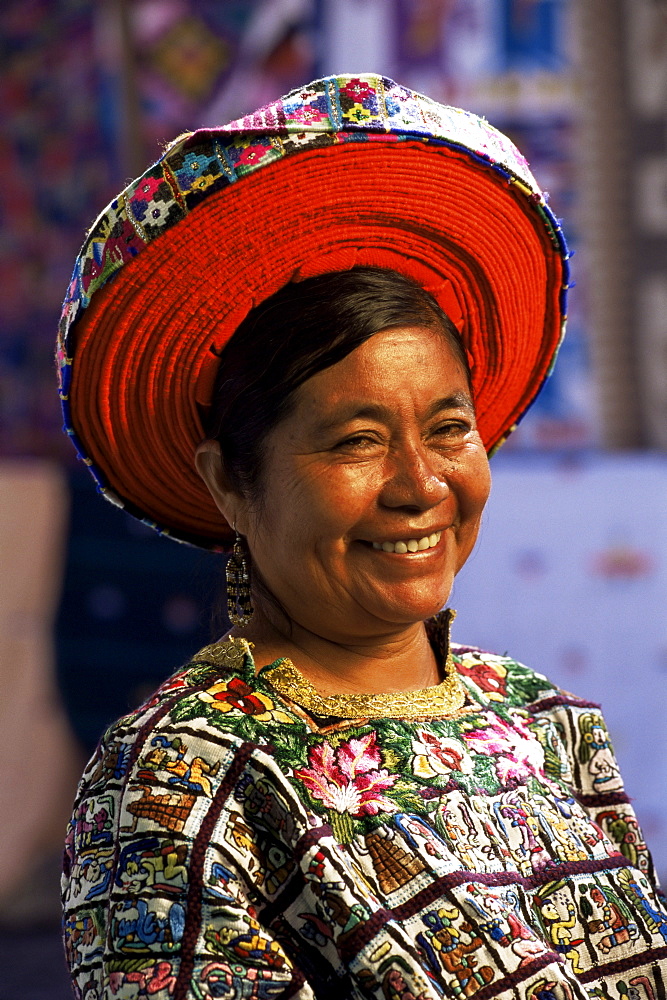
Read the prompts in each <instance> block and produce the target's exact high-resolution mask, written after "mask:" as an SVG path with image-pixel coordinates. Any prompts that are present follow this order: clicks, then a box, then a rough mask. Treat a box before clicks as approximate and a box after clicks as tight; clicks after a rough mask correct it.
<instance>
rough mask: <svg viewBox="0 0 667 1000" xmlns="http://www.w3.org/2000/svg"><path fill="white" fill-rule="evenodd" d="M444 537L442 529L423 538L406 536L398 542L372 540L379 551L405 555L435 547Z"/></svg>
mask: <svg viewBox="0 0 667 1000" xmlns="http://www.w3.org/2000/svg"><path fill="white" fill-rule="evenodd" d="M441 538H442V532H441V531H434V532H433V534H432V535H424V537H423V538H406V539H405V541H398V542H371V544H372V546H373V548H374V549H376V551H378V552H397V553H398V554H399V555H405V554H406V553H409V552H425V551H426V549H432V548H434V547H435V546H436V545H437V544H438V542H439V541H440V539H441Z"/></svg>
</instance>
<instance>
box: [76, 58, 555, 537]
mask: <svg viewBox="0 0 667 1000" xmlns="http://www.w3.org/2000/svg"><path fill="white" fill-rule="evenodd" d="M356 264H366V265H375V266H379V267H386V268H392V269H394V270H396V271H399V272H401V273H402V274H405V275H407V276H409V277H411V278H413V279H415V280H417V281H418V282H419V283H420V284H421V285H422V286H423V287H425V288H427V289H428V290H429V291H430V292H431V293H432V294H433V295H434V296H435V298H436V299H437V300H438V302H439V303H440V305H441V306H442V308H443V309H444V310H445V312H446V313H447V314H448V315H449V316H450V318H451V319H452V320H453V321H454V322H455V323H456V325H457V326H458V327H459V329H460V332H461V335H462V337H463V340H464V342H465V344H466V347H467V350H468V353H469V355H470V356H471V358H472V364H473V391H474V396H475V404H476V409H477V419H478V424H479V429H480V433H481V435H482V438H483V440H484V442H485V444H486V447H487V450H488V451H489V452H491V451H493V450H495V449H496V448H497V447H498V446H499V445H500V444H501V443H502V442H503V440H504V439H505V438H506V437H507V435H508V434H509V433H510V431H511V430H512V429H513V428H514V427H515V426H516V423H517V421H518V420H519V419H520V417H521V416H522V415H523V413H524V412H525V411H526V409H527V408H528V407H529V406H530V404H531V402H532V401H533V400H534V399H535V396H536V395H537V393H538V391H539V389H540V387H541V385H542V383H543V382H544V379H545V378H546V376H547V375H548V373H549V371H550V369H551V366H552V364H553V361H554V359H555V355H556V351H557V348H558V345H559V343H560V341H561V338H562V334H563V331H564V317H565V295H566V288H567V283H568V268H567V251H566V247H565V243H564V239H563V236H562V233H561V230H560V228H559V225H558V223H557V221H556V219H555V218H554V217H553V215H552V213H551V212H550V210H549V208H548V207H547V205H546V203H545V201H544V198H543V196H542V194H541V192H540V190H539V188H538V186H537V184H536V182H535V180H534V178H533V177H532V175H531V173H530V171H529V170H528V166H527V164H526V161H525V159H524V158H523V157H522V156H521V154H520V153H519V151H518V150H517V149H516V147H515V146H514V145H513V144H512V143H511V142H510V141H509V139H507V138H506V137H505V136H503V135H502V134H501V133H499V132H498V131H497V130H496V129H494V128H492V127H491V126H490V125H489V124H488V123H487V122H486V121H484V120H483V119H480V118H477V117H476V116H475V115H471V114H469V113H467V112H465V111H461V110H459V109H457V108H450V107H445V106H443V105H440V104H437V103H436V102H434V101H432V100H430V99H429V98H427V97H424V96H422V95H419V94H415V93H413V92H412V91H410V90H407V89H405V88H404V87H400V86H398V85H397V84H395V83H394V82H393V81H391V80H387V79H385V78H383V77H378V76H363V77H349V76H340V77H327V78H326V79H323V80H317V81H315V82H314V83H312V84H309V85H308V86H307V87H305V88H303V89H301V90H295V91H293V92H292V93H291V94H289V95H288V96H287V97H285V98H283V99H282V100H280V101H278V102H276V103H275V104H272V105H269V106H268V107H266V108H263V109H261V110H260V111H257V112H256V113H255V114H253V115H249V116H248V117H246V118H243V119H240V120H239V121H236V122H232V123H231V124H230V125H226V126H224V127H223V128H219V129H201V130H199V131H197V132H193V133H189V134H187V135H185V136H182V137H180V138H179V139H178V140H176V141H175V142H174V143H173V144H172V145H171V146H169V147H168V148H167V150H166V152H165V153H164V155H163V156H162V157H161V159H160V160H159V161H158V162H157V163H156V164H155V165H154V166H152V167H151V168H150V169H149V170H148V171H146V173H145V174H143V175H142V176H141V177H140V178H139V179H138V180H137V181H135V182H133V183H132V184H130V185H129V187H127V188H126V189H125V190H124V191H123V192H122V193H121V194H120V195H119V196H118V198H117V199H115V200H114V201H113V202H112V203H111V205H109V207H108V208H107V209H106V210H105V211H104V212H103V213H102V214H101V215H100V217H99V218H98V219H97V221H96V222H95V223H94V225H93V227H92V229H91V231H90V233H89V235H88V238H87V240H86V242H85V244H84V247H83V249H82V251H81V253H80V255H79V257H78V258H77V261H76V265H75V270H74V275H73V278H72V282H71V285H70V288H69V290H68V294H67V298H66V300H65V304H64V307H63V314H62V320H61V326H60V335H59V341H58V354H57V358H58V366H59V371H60V384H61V398H62V401H63V410H64V414H65V424H66V429H67V431H68V433H69V434H70V435H71V436H72V438H73V440H74V442H75V444H76V447H77V449H78V451H79V454H80V455H81V457H82V458H83V460H84V461H85V462H86V463H87V464H88V465H89V466H90V469H91V471H92V473H93V475H94V476H95V479H96V481H97V483H98V486H99V488H100V491H101V492H102V493H104V495H105V496H106V497H107V498H108V499H110V500H112V501H113V502H115V503H117V504H119V505H120V506H122V507H125V508H126V509H127V510H128V511H129V512H130V513H131V514H134V515H135V516H137V517H139V518H141V519H142V520H144V521H146V522H147V523H149V524H151V525H153V526H154V527H156V528H157V529H158V530H159V531H161V532H164V533H165V534H169V535H171V536H172V537H174V538H176V539H179V540H183V541H188V542H192V543H194V544H198V545H202V546H206V547H213V548H225V547H226V545H227V543H228V541H229V538H230V529H229V526H228V525H227V524H226V522H225V521H224V519H223V518H222V515H221V514H220V513H219V512H218V510H217V508H216V507H215V505H214V503H213V501H212V500H211V498H210V496H209V494H208V491H207V489H206V487H205V486H204V484H203V482H202V481H201V480H200V479H199V476H198V475H197V473H196V471H195V467H194V452H195V449H196V446H197V445H198V444H199V442H200V441H201V440H202V439H203V437H204V430H203V427H202V422H201V413H202V409H203V408H204V409H205V407H206V406H207V405H208V404H209V401H210V398H211V393H212V388H213V382H214V378H215V373H216V367H217V364H218V358H217V356H216V355H217V354H218V353H219V351H220V349H221V348H222V347H223V346H224V344H225V343H226V342H227V340H228V339H229V338H230V337H231V335H232V334H233V333H234V331H235V329H236V328H237V327H238V325H239V323H240V322H241V320H242V319H243V318H244V317H245V316H246V315H247V313H248V312H249V310H250V309H251V308H252V307H253V306H255V305H257V304H258V303H259V302H261V301H262V300H263V299H265V298H267V297H268V296H269V295H272V294H273V293H274V292H276V291H277V290H278V289H279V288H281V287H282V286H283V285H285V284H286V283H287V282H289V281H299V280H300V279H303V278H306V277H311V276H313V275H315V274H321V273H325V272H329V271H338V270H344V269H347V268H350V267H353V266H354V265H356Z"/></svg>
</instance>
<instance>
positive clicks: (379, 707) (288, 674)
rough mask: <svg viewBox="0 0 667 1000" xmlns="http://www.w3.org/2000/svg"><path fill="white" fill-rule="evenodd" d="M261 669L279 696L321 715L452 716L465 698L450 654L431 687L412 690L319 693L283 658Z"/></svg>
mask: <svg viewBox="0 0 667 1000" xmlns="http://www.w3.org/2000/svg"><path fill="white" fill-rule="evenodd" d="M263 670H266V671H267V674H266V679H267V681H268V683H269V684H270V685H271V687H272V688H273V689H274V691H277V692H278V693H279V694H280V695H282V696H283V698H286V699H287V700H289V701H294V702H296V703H297V705H300V706H301V707H302V708H305V709H306V711H307V712H311V713H313V714H315V715H321V716H325V717H334V718H339V719H366V718H376V719H379V718H384V719H419V718H425V717H433V716H442V715H453V714H454V713H455V712H457V711H458V710H459V709H460V708H462V706H463V705H464V703H465V700H466V691H465V688H464V686H463V683H462V681H461V678H460V677H459V674H458V672H457V670H456V666H455V664H454V658H453V657H452V656H451V654H450V655H448V656H447V660H446V662H445V679H444V680H443V681H441V682H440V684H436V685H435V686H434V687H428V688H419V689H418V690H416V691H390V692H380V693H377V694H361V693H356V692H354V693H348V694H330V695H322V694H320V693H319V691H317V689H316V688H315V687H314V686H313V685H312V684H311V682H310V681H309V680H308V679H307V678H306V677H304V676H303V674H302V673H301V671H300V670H299V669H298V668H297V667H295V665H294V664H293V663H292V661H291V660H289V659H287V658H285V659H282V660H276V662H275V664H271V666H270V667H264V668H263Z"/></svg>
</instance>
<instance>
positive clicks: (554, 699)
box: [450, 643, 599, 713]
mask: <svg viewBox="0 0 667 1000" xmlns="http://www.w3.org/2000/svg"><path fill="white" fill-rule="evenodd" d="M450 649H451V653H452V656H453V659H454V663H455V664H456V668H457V670H458V672H459V674H460V676H461V677H463V678H464V680H465V681H466V683H467V685H468V686H473V687H474V688H475V689H476V693H478V694H479V697H480V698H481V699H482V700H484V701H490V702H495V703H496V704H505V705H507V706H508V707H510V708H526V709H529V710H530V711H531V712H532V713H543V712H548V711H550V710H557V709H558V708H559V707H564V706H570V707H572V708H596V709H597V708H599V706H598V705H596V704H593V703H591V702H588V701H585V700H584V699H582V698H578V697H577V696H576V695H575V694H572V693H571V692H570V691H566V690H565V689H564V688H562V687H560V686H559V685H558V684H555V683H554V682H553V681H551V680H550V679H549V678H548V677H545V675H544V674H542V673H540V672H539V671H537V670H534V669H533V668H531V667H529V666H527V665H526V664H525V663H522V662H521V661H520V660H516V659H514V657H512V656H510V655H509V654H508V653H493V652H490V651H488V650H485V649H480V648H479V647H478V646H470V645H462V644H457V643H452V644H451V647H450Z"/></svg>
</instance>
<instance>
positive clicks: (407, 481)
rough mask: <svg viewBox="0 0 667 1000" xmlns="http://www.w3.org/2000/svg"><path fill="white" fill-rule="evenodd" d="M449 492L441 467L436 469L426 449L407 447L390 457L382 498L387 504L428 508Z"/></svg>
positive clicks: (415, 508)
mask: <svg viewBox="0 0 667 1000" xmlns="http://www.w3.org/2000/svg"><path fill="white" fill-rule="evenodd" d="M441 464H442V462H440V463H439V465H441ZM449 492H450V488H449V484H448V482H447V480H446V479H445V478H444V474H443V471H442V469H441V468H440V469H436V467H435V465H434V463H433V460H432V457H431V456H429V455H428V454H427V453H426V451H425V449H421V448H410V449H403V450H401V451H400V452H397V453H396V454H395V455H394V456H392V457H391V464H390V466H389V468H388V470H387V477H386V479H385V482H384V486H383V489H382V494H381V501H382V503H383V504H384V505H385V506H387V507H407V508H411V509H413V510H428V509H429V508H430V507H435V506H437V504H439V503H440V502H441V501H442V500H444V499H445V498H446V497H447V496H448V495H449Z"/></svg>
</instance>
